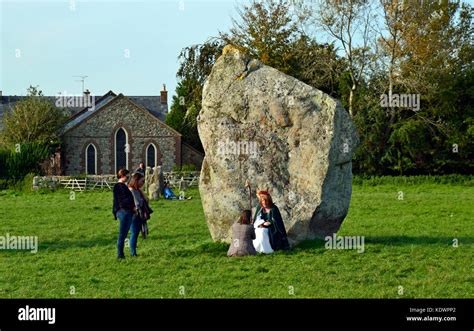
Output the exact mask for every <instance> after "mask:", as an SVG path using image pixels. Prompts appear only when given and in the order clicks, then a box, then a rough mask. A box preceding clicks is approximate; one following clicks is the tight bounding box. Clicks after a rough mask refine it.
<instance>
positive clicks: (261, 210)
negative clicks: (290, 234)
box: [253, 191, 290, 254]
mask: <svg viewBox="0 0 474 331" xmlns="http://www.w3.org/2000/svg"><path fill="white" fill-rule="evenodd" d="M257 196H258V199H259V201H260V204H259V205H258V206H257V210H256V212H255V217H254V228H255V237H256V239H255V240H254V241H253V244H254V247H255V250H256V251H257V252H259V253H266V254H268V253H273V252H274V251H278V250H281V249H283V250H289V249H290V244H289V242H288V238H287V235H286V230H285V225H284V224H283V220H282V218H281V214H280V210H279V209H278V207H277V206H276V205H275V204H274V203H273V200H272V197H271V196H270V194H269V193H268V192H267V191H258V193H257Z"/></svg>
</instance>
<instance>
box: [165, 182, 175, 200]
mask: <svg viewBox="0 0 474 331" xmlns="http://www.w3.org/2000/svg"><path fill="white" fill-rule="evenodd" d="M164 194H165V199H168V200H177V199H178V197H177V196H176V194H174V192H173V191H172V190H171V188H170V183H166V184H165V190H164Z"/></svg>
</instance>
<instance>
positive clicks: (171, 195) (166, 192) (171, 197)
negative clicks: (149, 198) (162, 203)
mask: <svg viewBox="0 0 474 331" xmlns="http://www.w3.org/2000/svg"><path fill="white" fill-rule="evenodd" d="M163 193H164V196H165V199H168V200H190V199H191V198H192V197H187V198H186V197H185V196H184V192H181V193H180V195H179V197H177V196H176V194H174V192H173V191H172V190H171V188H170V183H169V182H167V183H166V184H165V189H164V190H163Z"/></svg>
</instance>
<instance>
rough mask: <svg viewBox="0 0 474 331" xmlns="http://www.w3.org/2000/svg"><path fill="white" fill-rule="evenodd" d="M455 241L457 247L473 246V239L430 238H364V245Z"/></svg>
mask: <svg viewBox="0 0 474 331" xmlns="http://www.w3.org/2000/svg"><path fill="white" fill-rule="evenodd" d="M454 239H457V243H458V245H463V244H464V245H472V244H474V238H473V237H457V236H452V237H430V236H413V237H411V236H368V237H365V243H366V244H386V245H397V246H402V245H449V246H451V245H453V243H454Z"/></svg>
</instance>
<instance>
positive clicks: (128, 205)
mask: <svg viewBox="0 0 474 331" xmlns="http://www.w3.org/2000/svg"><path fill="white" fill-rule="evenodd" d="M129 177H130V176H129V171H128V170H127V169H120V170H119V171H118V172H117V178H118V182H117V183H116V184H115V185H114V189H113V193H114V203H113V207H112V213H113V214H114V218H115V219H117V218H118V220H119V236H118V241H117V258H118V259H123V258H125V255H124V252H123V248H124V246H125V238H127V236H128V231H129V230H130V226H131V224H132V218H133V214H134V213H135V211H136V207H135V202H134V200H133V195H132V192H130V190H129V189H128V187H127V184H126V183H127V181H128V179H129ZM131 253H132V256H133V252H131Z"/></svg>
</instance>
